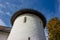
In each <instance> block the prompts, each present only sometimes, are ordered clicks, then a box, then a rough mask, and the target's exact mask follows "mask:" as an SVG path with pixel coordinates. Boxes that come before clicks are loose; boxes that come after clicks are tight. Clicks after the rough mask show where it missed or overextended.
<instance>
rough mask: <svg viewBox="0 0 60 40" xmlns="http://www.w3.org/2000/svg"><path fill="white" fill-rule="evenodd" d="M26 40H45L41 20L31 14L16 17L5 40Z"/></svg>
mask: <svg viewBox="0 0 60 40" xmlns="http://www.w3.org/2000/svg"><path fill="white" fill-rule="evenodd" d="M25 17H26V18H25ZM24 20H25V21H26V22H24ZM28 39H30V40H45V34H44V29H43V23H42V20H41V19H40V18H39V17H37V16H35V15H33V14H23V15H20V16H19V17H17V18H16V20H15V22H14V25H13V27H12V30H11V33H10V35H9V37H8V39H7V40H28Z"/></svg>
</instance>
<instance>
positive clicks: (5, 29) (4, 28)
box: [0, 25, 11, 33]
mask: <svg viewBox="0 0 60 40" xmlns="http://www.w3.org/2000/svg"><path fill="white" fill-rule="evenodd" d="M10 30H11V28H10V27H6V26H1V25H0V32H6V33H10Z"/></svg>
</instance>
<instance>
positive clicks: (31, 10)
mask: <svg viewBox="0 0 60 40" xmlns="http://www.w3.org/2000/svg"><path fill="white" fill-rule="evenodd" d="M23 14H34V15H36V16H38V17H39V18H40V19H41V20H42V22H43V26H44V27H45V25H46V18H45V17H44V15H43V14H42V13H40V12H38V11H36V10H33V9H22V10H19V11H17V12H16V13H14V15H13V16H12V18H11V23H12V25H13V24H14V21H15V19H16V18H17V17H18V16H20V15H23Z"/></svg>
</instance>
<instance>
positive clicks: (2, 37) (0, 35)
mask: <svg viewBox="0 0 60 40" xmlns="http://www.w3.org/2000/svg"><path fill="white" fill-rule="evenodd" d="M8 35H9V33H5V32H0V40H7V38H8Z"/></svg>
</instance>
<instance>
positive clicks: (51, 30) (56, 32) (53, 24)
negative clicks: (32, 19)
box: [47, 18, 60, 40]
mask: <svg viewBox="0 0 60 40" xmlns="http://www.w3.org/2000/svg"><path fill="white" fill-rule="evenodd" d="M47 29H48V40H60V20H59V19H58V18H52V19H51V20H50V21H49V22H48V24H47Z"/></svg>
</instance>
